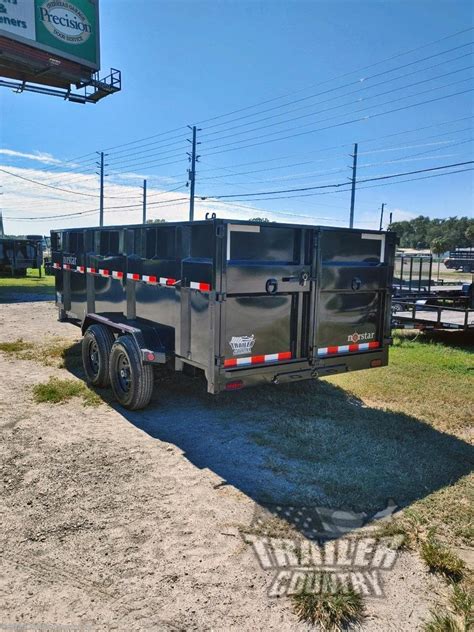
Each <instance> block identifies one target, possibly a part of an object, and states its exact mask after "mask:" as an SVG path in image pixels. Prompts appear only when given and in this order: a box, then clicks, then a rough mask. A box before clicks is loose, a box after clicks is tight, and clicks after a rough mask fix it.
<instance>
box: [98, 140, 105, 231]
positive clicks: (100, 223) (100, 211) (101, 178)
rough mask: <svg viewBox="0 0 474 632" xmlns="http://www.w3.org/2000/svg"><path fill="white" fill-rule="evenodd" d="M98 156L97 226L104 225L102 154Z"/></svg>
mask: <svg viewBox="0 0 474 632" xmlns="http://www.w3.org/2000/svg"><path fill="white" fill-rule="evenodd" d="M97 153H98V154H99V156H100V162H99V163H97V166H98V167H99V169H100V171H99V176H100V200H99V226H103V225H104V167H105V165H104V156H105V154H104V152H103V151H101V152H97Z"/></svg>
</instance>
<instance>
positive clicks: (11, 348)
mask: <svg viewBox="0 0 474 632" xmlns="http://www.w3.org/2000/svg"><path fill="white" fill-rule="evenodd" d="M0 351H3V352H4V353H7V354H9V355H12V356H14V357H15V358H17V359H18V360H32V361H35V362H39V363H41V364H44V365H45V366H55V367H58V368H64V367H67V368H68V369H71V370H73V369H77V368H79V367H80V366H81V365H82V359H81V346H80V343H73V344H71V341H70V340H61V339H60V338H59V339H58V338H54V339H51V340H48V341H46V342H44V343H42V344H34V343H32V342H25V341H24V340H23V339H21V338H19V339H18V340H14V341H13V342H0Z"/></svg>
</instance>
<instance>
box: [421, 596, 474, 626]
mask: <svg viewBox="0 0 474 632" xmlns="http://www.w3.org/2000/svg"><path fill="white" fill-rule="evenodd" d="M449 602H450V608H449V611H447V612H446V609H445V608H443V612H442V613H441V614H440V613H438V612H436V611H434V610H433V611H432V612H431V620H430V621H427V622H426V623H425V625H424V627H423V630H424V632H468V630H472V628H473V626H474V613H473V606H474V604H473V597H472V591H469V590H468V589H467V588H463V587H461V586H460V585H459V584H454V585H453V592H452V594H451V597H450V600H449Z"/></svg>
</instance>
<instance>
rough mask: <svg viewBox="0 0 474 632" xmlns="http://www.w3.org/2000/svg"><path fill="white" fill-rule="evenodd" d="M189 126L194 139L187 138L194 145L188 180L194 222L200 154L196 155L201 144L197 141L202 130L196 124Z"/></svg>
mask: <svg viewBox="0 0 474 632" xmlns="http://www.w3.org/2000/svg"><path fill="white" fill-rule="evenodd" d="M188 127H189V129H191V130H192V132H193V139H192V140H189V138H188V139H187V140H188V142H189V143H191V147H192V149H191V153H189V152H188V156H189V160H190V162H191V169H188V181H189V183H190V189H189V221H190V222H192V221H193V219H194V187H195V183H196V162H198V160H199V156H197V155H196V148H197V145H200V144H201V143H198V142H196V133H197V132H200V131H201V130H200V129H199V130H198V129H197V127H196V126H195V125H193V126H192V127H191V126H190V125H188Z"/></svg>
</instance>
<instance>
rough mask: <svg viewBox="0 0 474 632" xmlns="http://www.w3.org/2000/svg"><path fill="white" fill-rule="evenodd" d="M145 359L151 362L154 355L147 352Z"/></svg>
mask: <svg viewBox="0 0 474 632" xmlns="http://www.w3.org/2000/svg"><path fill="white" fill-rule="evenodd" d="M145 357H146V359H147V360H148V362H153V360H154V359H155V354H154V353H153V352H152V351H148V352H147V354H146V356H145Z"/></svg>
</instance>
